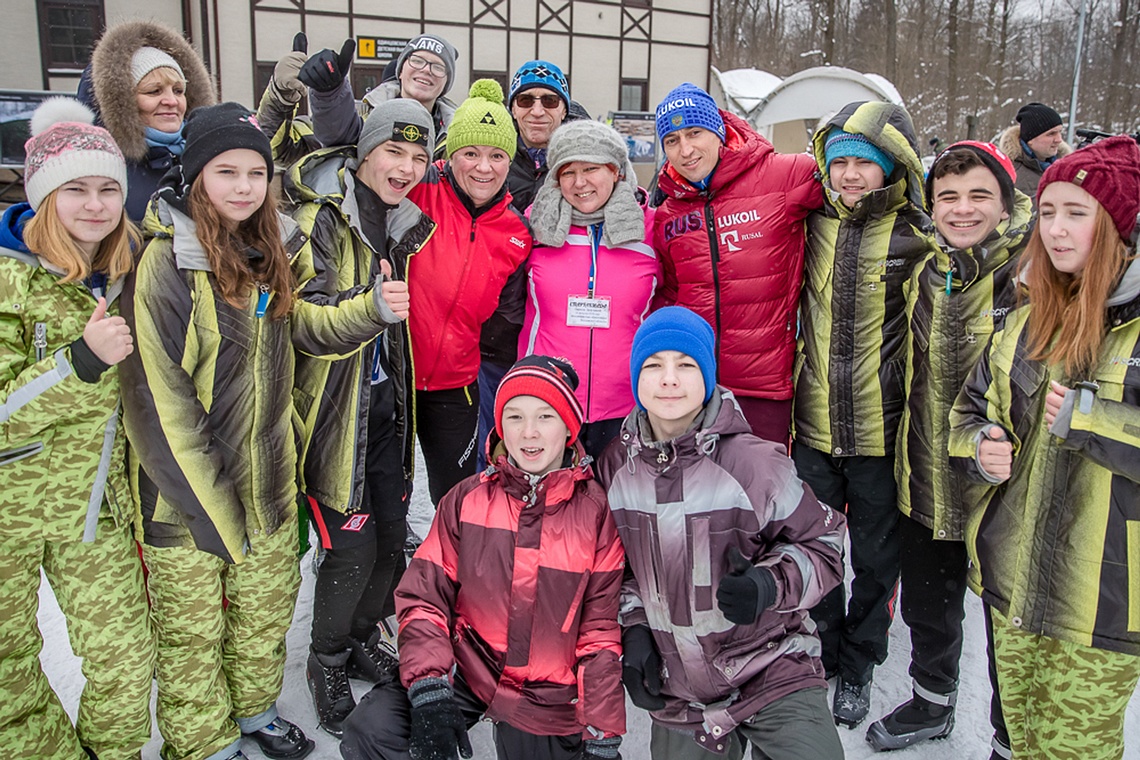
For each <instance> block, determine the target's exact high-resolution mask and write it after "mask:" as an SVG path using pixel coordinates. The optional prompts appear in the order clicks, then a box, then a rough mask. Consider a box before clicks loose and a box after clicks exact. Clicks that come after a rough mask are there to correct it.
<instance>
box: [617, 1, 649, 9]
mask: <svg viewBox="0 0 1140 760" xmlns="http://www.w3.org/2000/svg"><path fill="white" fill-rule="evenodd" d="M621 4H622V5H628V6H630V7H632V8H649V7H650V6H651V2H650V0H621Z"/></svg>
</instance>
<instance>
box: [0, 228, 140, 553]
mask: <svg viewBox="0 0 1140 760" xmlns="http://www.w3.org/2000/svg"><path fill="white" fill-rule="evenodd" d="M121 290H122V282H121V281H120V282H116V283H113V284H112V285H111V287H110V288H109V289H108V293H107V294H106V295H107V299H108V301H109V302H110V303H111V306H110V307H109V308H108V313H109V314H115V313H117V309H118V302H117V298H118V295H119V292H120V291H121ZM95 302H96V299H95V297H94V296H93V295H92V293H91V291H90V290H89V289H88V288H87V286H86V285H84V284H83V283H82V282H67V283H63V282H60V274H59V273H58V272H56V271H54V270H53V269H52V268H50V267H49V265H47V264H45V263H44V262H43V261H42V260H41V259H40V258H39V257H37V256H35V255H33V254H29V253H26V252H22V251H17V250H13V249H10V248H0V435H2V436H3V438H2V440H0V533H3V534H4V535H5V536H19V537H26V538H29V539H32V538H35V539H41V540H42V539H47V540H53V541H78V540H80V539H83V540H88V541H90V540H94V537H95V525H96V521H97V520H98V518H99V515H100V512H101V511H103V510H107V509H109V510H110V511H111V515H112V516H113V517H114V519H115V521H116V522H117V523H119V524H122V523H123V522H125V521H129V520H130V515H131V513H132V508H131V500H130V493H129V491H128V489H127V483H126V471H125V464H124V463H125V461H126V454H125V451H124V438H123V435H122V434H121V432H120V427H119V378H118V372H117V370H116V369H115V368H114V367H112V368H111V369H109V370H107V371H106V372H104V373H103V375H102V376H101V377H100V378H99V380H98V381H97V382H95V383H85V382H83V381H82V380H80V379H79V377H78V376H77V375H76V374H75V371H74V369H73V367H72V364H71V348H70V346H71V344H72V343H73V342H74V341H76V340H78V339H79V338H80V337H82V336H83V328H84V327H85V326H86V325H87V320H88V319H89V318H90V317H91V312H92V311H94V310H95ZM104 505H105V506H104Z"/></svg>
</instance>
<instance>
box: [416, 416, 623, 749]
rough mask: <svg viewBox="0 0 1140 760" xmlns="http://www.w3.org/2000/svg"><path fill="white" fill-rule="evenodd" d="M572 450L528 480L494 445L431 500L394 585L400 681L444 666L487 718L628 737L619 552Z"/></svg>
mask: <svg viewBox="0 0 1140 760" xmlns="http://www.w3.org/2000/svg"><path fill="white" fill-rule="evenodd" d="M495 438H497V437H496V436H495V435H494V434H493V433H492V439H495ZM576 453H577V460H578V464H575V465H572V466H570V467H567V468H564V469H560V470H554V471H553V472H550V473H548V474H547V475H545V476H544V477H543V478H542V479H541V480H540V481H538V483H537V485H534V486H532V485H531V481H530V478H529V476H527V475H526V474H525V473H523V472H522V471H520V470H519V469H517V468H515V467H514V466H512V465H511V464H510V463H508V462H507V458H506V455H505V453H502V449H501V447H500V449H499V455H498V456H497V457H496V458H495V460H494V461H495V466H494V467H489V468H487V469H486V470H485V471H484V472H482V473H480V474H479V475H473V476H471V477H469V478H467V479H466V480H464V481H463V482H461V483H460V484H459V485H457V486H456V487H455V488H453V489H451V491H449V492H448V493H447V495H446V496H445V497H443V500H442V501H440V503H439V510H438V511H437V512H436V515H435V520H434V521H433V522H432V525H431V530H430V532H429V533H428V535H427V538H426V539H424V543H423V545H422V546H420V548H419V550H417V551H416V554H415V556H414V557H413V558H412V561H411V563H410V564H409V565H408V569H407V571H406V572H405V573H404V577H403V579H402V580H401V581H400V585H399V586H398V587H397V589H396V614H397V616H398V618H399V621H400V633H399V647H400V678H401V680H402V682H403V683H404V685H405V686H410V685H411V684H412V683H414V682H416V681H418V680H419V679H421V678H426V677H436V678H440V677H447V676H448V675H449V674H450V672H451V668H452V666H453V665H455V666H458V670H459V673H460V674H462V676H463V679H464V680H465V681H466V682H467V684H468V685H469V686H470V687H471V690H472V691H473V692H474V694H475V696H476V697H478V698H479V699H480V700H481V701H482V702H483V703H484V704H486V705H487V717H489V718H491V719H492V720H496V721H498V720H502V721H506V722H507V723H509V724H511V725H512V726H514V727H515V728H518V729H521V730H523V731H526V732H528V733H532V734H536V735H541V736H569V735H574V734H580V733H583V732H584V731H585V728H586V727H587V726H591V727H593V728H596V729H598V730H601V731H603V732H605V733H606V734H607V735H620V734H623V733H625V694H624V692H623V691H622V684H621V661H620V656H621V634H620V632H619V630H618V622H617V615H618V595H619V592H620V590H621V582H622V568H623V564H624V557H625V555H624V553H623V551H622V547H621V541H620V540H619V539H618V535H617V528H616V527H615V525H614V519H613V516H612V515H611V513H610V510H609V507H608V506H607V504H606V496H605V494H604V493H603V492H602V488H601V486H599V485H598V484H597V482H595V481H594V479H593V473H592V472H591V469H590V466H589V465H588V464H582V463H581V458H582V456H584V454H583V452H582V451H581V450H580V448H579V449H578V450H577V452H576ZM587 738H588V737H587Z"/></svg>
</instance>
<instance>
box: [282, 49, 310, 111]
mask: <svg viewBox="0 0 1140 760" xmlns="http://www.w3.org/2000/svg"><path fill="white" fill-rule="evenodd" d="M308 49H309V39H308V37H306V36H305V33H304V32H297V34H296V36H294V37H293V50H292V52H290V53H286V54H285V55H284V56H282V58H281V60H279V61H277V65H276V66H274V67H273V84H274V85H276V87H277V92H278V94H279V95H280V97H281V99H282V100H284V101H285V102H286V103H296V102H297V101H299V100H300V99H301V98H303V97H305V92H306V89H305V84H304V83H303V82H302V81H301V80H300V78H299V74H300V73H301V67H302V66H304V65H305V60H306V58H307V57H308V55H307V52H308Z"/></svg>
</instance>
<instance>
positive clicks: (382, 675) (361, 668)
mask: <svg viewBox="0 0 1140 760" xmlns="http://www.w3.org/2000/svg"><path fill="white" fill-rule="evenodd" d="M348 646H349V652H350V655H349V658H348V664H347V670H348V676H349V678H359V679H361V680H362V681H369V682H370V683H374V684H386V683H388V682H390V681H393V680H395V679H397V678H399V677H400V660H399V659H398V656H397V654H396V649H395V647H393V646H392V645H391V644H390V643H389V642H388V641H386V640H385V639H384V638H383V637H382V635H381V632H380V629H379V628H376V629H375V630H374V631H373V632H372V635H371V636H369V637H368V641H361V640H359V639H357V638H356V637H355V636H353V637H350V638H349V640H348Z"/></svg>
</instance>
